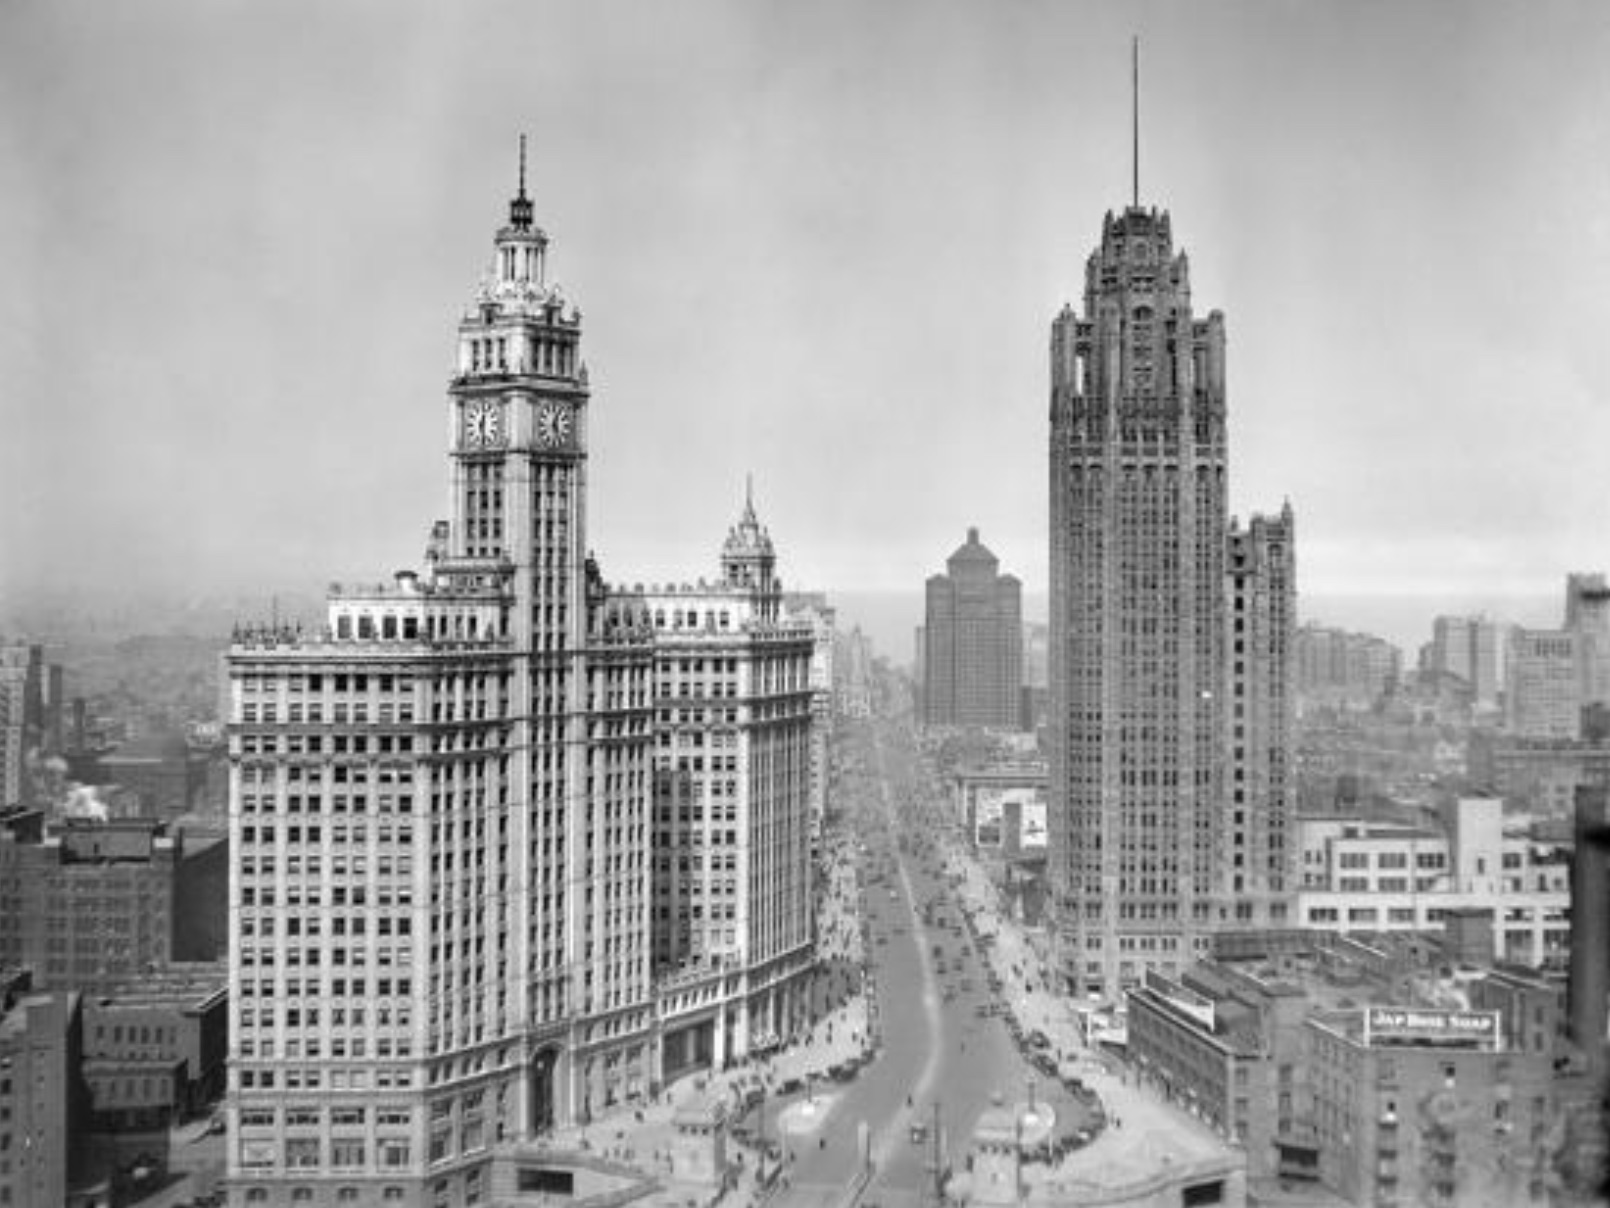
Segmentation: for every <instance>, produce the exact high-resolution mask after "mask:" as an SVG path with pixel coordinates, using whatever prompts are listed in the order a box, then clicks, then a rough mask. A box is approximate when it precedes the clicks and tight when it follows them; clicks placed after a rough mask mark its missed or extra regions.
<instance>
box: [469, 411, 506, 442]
mask: <svg viewBox="0 0 1610 1208" xmlns="http://www.w3.org/2000/svg"><path fill="white" fill-rule="evenodd" d="M502 440H503V412H502V411H501V410H500V409H499V407H498V405H497V404H496V403H494V402H492V401H490V400H482V401H480V402H474V403H470V404H469V405H468V406H466V407H465V408H464V443H465V444H466V445H468V446H470V447H471V448H474V449H485V448H488V447H490V446H492V445H496V444H500V443H501V442H502Z"/></svg>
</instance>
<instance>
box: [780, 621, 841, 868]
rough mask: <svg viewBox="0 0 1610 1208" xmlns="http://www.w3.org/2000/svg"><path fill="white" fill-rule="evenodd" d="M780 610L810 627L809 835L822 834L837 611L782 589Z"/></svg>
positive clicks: (825, 798)
mask: <svg viewBox="0 0 1610 1208" xmlns="http://www.w3.org/2000/svg"><path fill="white" fill-rule="evenodd" d="M783 611H784V612H785V613H787V615H788V616H790V617H792V618H794V619H797V620H800V621H804V622H806V623H807V624H809V625H810V627H811V636H812V639H813V642H814V645H813V647H812V650H811V712H812V714H813V716H814V717H815V724H814V725H813V726H812V727H811V806H810V818H811V836H812V840H813V842H814V840H815V839H816V838H817V837H818V836H819V835H820V834H821V829H822V825H823V821H824V819H825V818H826V816H827V789H828V781H829V778H830V771H831V770H830V769H829V767H828V752H829V751H830V750H831V749H832V741H833V650H834V647H835V645H836V643H835V642H834V638H833V634H834V624H835V622H836V620H837V616H838V613H837V610H836V609H834V608H833V607H832V606H831V605H830V604H828V602H827V597H826V596H825V595H822V594H821V593H817V592H785V593H784V595H783Z"/></svg>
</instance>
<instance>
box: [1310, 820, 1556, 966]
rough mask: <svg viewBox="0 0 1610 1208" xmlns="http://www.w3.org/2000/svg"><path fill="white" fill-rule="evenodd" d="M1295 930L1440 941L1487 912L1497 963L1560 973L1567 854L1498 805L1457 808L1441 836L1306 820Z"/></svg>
mask: <svg viewBox="0 0 1610 1208" xmlns="http://www.w3.org/2000/svg"><path fill="white" fill-rule="evenodd" d="M1298 833H1299V844H1300V848H1301V869H1302V888H1301V889H1300V890H1299V892H1298V894H1297V923H1298V925H1299V926H1301V927H1308V928H1319V929H1324V930H1329V931H1335V932H1338V933H1341V934H1351V933H1380V932H1399V933H1408V932H1438V933H1441V932H1444V931H1445V929H1446V926H1447V922H1448V919H1449V917H1450V916H1451V915H1457V914H1458V913H1460V912H1464V911H1471V910H1475V911H1490V912H1491V914H1492V919H1493V944H1494V958H1495V959H1497V960H1499V961H1501V962H1505V963H1509V964H1518V965H1529V966H1532V967H1534V968H1540V967H1554V966H1557V965H1559V964H1561V963H1562V962H1563V960H1564V958H1565V953H1566V952H1567V950H1568V947H1569V940H1570V923H1569V908H1570V872H1569V870H1570V850H1569V846H1568V845H1566V844H1562V843H1560V842H1558V841H1550V840H1544V839H1542V838H1540V837H1539V836H1538V834H1537V827H1536V826H1535V825H1534V820H1533V818H1532V817H1531V816H1530V815H1522V814H1510V815H1506V814H1505V813H1504V812H1503V803H1502V802H1501V801H1499V800H1498V799H1497V798H1475V797H1466V798H1460V799H1459V800H1457V801H1454V802H1450V803H1449V805H1448V806H1447V807H1446V808H1445V809H1444V810H1443V811H1442V815H1441V818H1440V826H1437V827H1430V826H1417V825H1410V824H1407V823H1396V822H1381V821H1373V820H1368V819H1363V818H1358V817H1335V816H1330V817H1304V818H1302V819H1301V820H1300V823H1299V827H1298Z"/></svg>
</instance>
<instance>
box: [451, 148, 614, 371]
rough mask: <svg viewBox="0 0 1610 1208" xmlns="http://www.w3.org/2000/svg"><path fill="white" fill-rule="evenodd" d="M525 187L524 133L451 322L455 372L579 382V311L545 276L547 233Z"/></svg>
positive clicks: (546, 270) (580, 365) (546, 275)
mask: <svg viewBox="0 0 1610 1208" xmlns="http://www.w3.org/2000/svg"><path fill="white" fill-rule="evenodd" d="M532 211H533V207H532V204H531V199H530V198H529V197H527V196H526V190H525V137H524V136H523V135H522V136H521V138H520V177H519V190H518V192H517V193H516V194H515V196H514V197H513V198H512V199H511V200H510V201H509V221H508V223H507V224H506V225H504V226H503V227H501V228H499V230H498V233H497V236H496V238H495V239H494V241H493V243H494V249H495V254H494V259H493V264H492V271H491V273H490V274H489V275H488V276H485V277H482V279H481V284H480V288H479V289H477V290H476V293H475V302H474V304H473V305H472V306H470V307H469V308H468V309H467V310H466V311H465V313H464V318H463V320H462V322H460V324H459V353H458V361H459V363H458V374H457V376H458V378H460V379H465V378H487V377H493V378H510V377H528V376H529V377H539V378H548V379H558V380H560V381H565V382H571V383H576V384H581V385H585V383H586V378H587V375H586V370H585V369H584V368H583V367H582V364H581V358H580V336H581V312H580V311H579V310H577V309H576V308H575V306H573V305H570V304H568V303H567V301H566V299H565V296H564V293H563V291H561V290H560V288H559V286H558V285H557V284H555V283H552V282H550V281H549V280H548V234H547V232H546V231H544V230H543V229H542V228H541V227H539V226H537V225H536V222H535V221H534V219H533V217H532Z"/></svg>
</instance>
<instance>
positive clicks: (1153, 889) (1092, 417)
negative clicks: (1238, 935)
mask: <svg viewBox="0 0 1610 1208" xmlns="http://www.w3.org/2000/svg"><path fill="white" fill-rule="evenodd" d="M1225 494H1226V440H1225V389H1224V317H1223V315H1222V314H1220V313H1219V312H1217V311H1214V312H1212V313H1211V314H1209V315H1208V316H1207V317H1206V318H1205V319H1204V318H1198V317H1196V315H1195V313H1194V311H1193V310H1192V306H1191V283H1190V265H1189V263H1188V261H1187V259H1186V257H1185V254H1184V253H1183V252H1176V251H1175V248H1174V241H1173V234H1172V231H1171V228H1170V224H1169V218H1168V215H1167V214H1160V213H1158V212H1157V211H1156V210H1155V209H1153V210H1146V209H1141V208H1139V207H1138V206H1132V207H1130V208H1129V209H1127V210H1125V211H1124V212H1123V213H1122V214H1121V215H1119V216H1117V217H1114V216H1113V215H1111V214H1109V215H1108V216H1107V218H1106V220H1105V222H1104V223H1103V224H1102V232H1101V245H1100V247H1098V248H1097V249H1096V251H1095V252H1094V253H1093V254H1092V255H1091V257H1090V259H1089V262H1088V264H1087V266H1086V270H1085V307H1084V314H1083V315H1082V316H1080V315H1078V314H1076V313H1075V312H1074V311H1073V310H1072V309H1071V308H1067V307H1065V308H1064V309H1063V311H1062V313H1061V314H1059V315H1058V316H1057V318H1056V320H1055V322H1054V323H1053V324H1052V327H1051V670H1050V695H1051V732H1052V739H1051V794H1050V795H1051V808H1050V814H1049V829H1050V866H1049V876H1050V879H1051V883H1052V890H1053V894H1054V907H1055V911H1056V919H1057V926H1058V931H1059V941H1060V943H1059V952H1060V956H1061V971H1062V974H1063V976H1064V977H1065V978H1066V979H1068V980H1069V981H1070V982H1072V983H1074V984H1075V985H1077V986H1080V987H1084V986H1092V987H1104V988H1106V989H1108V990H1109V991H1116V989H1117V988H1118V987H1119V986H1120V985H1122V984H1123V983H1124V982H1126V981H1133V980H1135V979H1136V978H1137V977H1138V976H1139V975H1140V973H1141V972H1142V970H1143V969H1144V968H1145V967H1147V966H1159V967H1162V968H1165V969H1166V968H1174V969H1177V968H1179V967H1181V966H1183V965H1184V964H1186V963H1188V962H1189V961H1190V960H1192V959H1193V958H1194V957H1195V955H1196V945H1197V944H1198V942H1199V937H1200V936H1201V935H1202V934H1203V932H1204V931H1205V929H1206V928H1207V926H1208V925H1209V923H1210V922H1211V921H1212V919H1211V912H1212V890H1213V886H1214V878H1215V860H1214V855H1215V845H1216V841H1217V835H1216V833H1215V832H1216V829H1217V823H1218V813H1219V810H1220V809H1221V806H1222V802H1223V800H1224V762H1223V758H1222V734H1223V725H1224V699H1225V692H1224V687H1225V659H1224V651H1225V646H1224V643H1225V552H1226V539H1227V534H1228V524H1227V516H1226V499H1225Z"/></svg>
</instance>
